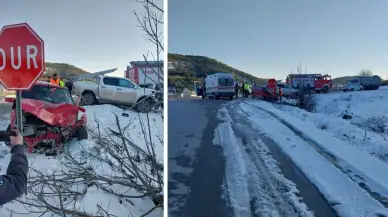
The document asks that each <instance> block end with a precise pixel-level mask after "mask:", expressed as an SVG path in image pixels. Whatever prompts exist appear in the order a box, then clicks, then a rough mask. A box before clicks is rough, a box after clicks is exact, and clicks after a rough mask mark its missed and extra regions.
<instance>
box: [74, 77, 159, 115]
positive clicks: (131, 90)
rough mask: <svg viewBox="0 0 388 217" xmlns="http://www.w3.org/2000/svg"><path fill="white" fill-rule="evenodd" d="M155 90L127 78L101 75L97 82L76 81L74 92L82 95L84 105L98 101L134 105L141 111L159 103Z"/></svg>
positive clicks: (146, 110)
mask: <svg viewBox="0 0 388 217" xmlns="http://www.w3.org/2000/svg"><path fill="white" fill-rule="evenodd" d="M155 93H156V91H155V90H152V89H148V88H141V87H139V85H137V84H135V83H133V82H132V81H131V80H129V79H126V78H119V77H111V76H99V77H98V81H97V83H93V82H86V81H76V82H74V83H73V90H72V94H75V95H78V96H82V98H81V103H82V104H83V105H92V104H95V103H97V102H100V103H111V104H119V105H127V106H133V107H134V108H135V109H136V110H137V111H139V112H143V113H145V112H149V111H151V109H152V107H153V106H154V105H155V104H156V103H157V99H156V98H155Z"/></svg>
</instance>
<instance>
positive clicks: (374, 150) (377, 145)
mask: <svg viewBox="0 0 388 217" xmlns="http://www.w3.org/2000/svg"><path fill="white" fill-rule="evenodd" d="M316 97H317V101H318V105H317V108H316V113H309V112H306V111H304V110H301V109H298V108H295V107H291V106H286V105H279V104H271V103H267V102H263V101H260V100H248V101H245V102H243V103H241V104H240V108H241V109H242V110H243V112H244V113H246V114H247V115H248V116H250V120H251V122H252V124H253V125H254V126H256V127H257V128H258V129H260V130H261V131H263V132H265V133H266V134H268V135H269V136H270V137H271V138H272V139H274V140H275V141H276V142H277V144H278V145H279V146H280V147H281V149H282V150H283V151H284V152H285V153H286V154H287V155H288V156H289V157H290V158H291V159H292V160H293V161H294V162H295V164H296V165H297V166H298V167H299V168H300V169H301V170H302V172H303V173H304V174H305V175H306V177H307V178H308V179H309V180H310V181H311V182H312V183H314V185H316V186H317V188H318V189H319V190H320V191H321V193H322V194H323V195H324V197H325V198H326V199H327V200H328V201H329V203H331V204H332V205H333V207H334V209H335V210H336V212H337V213H338V214H339V215H340V216H360V217H361V216H375V215H377V214H381V215H382V216H388V210H387V207H388V199H387V198H388V183H387V180H388V175H387V173H385V172H382V171H388V141H387V138H388V134H387V131H386V132H378V131H377V130H376V129H375V128H376V127H373V124H374V122H373V121H376V117H378V118H379V120H381V121H382V122H383V123H384V121H385V119H384V118H387V117H388V115H387V114H388V112H387V111H388V103H387V99H388V89H386V88H382V89H380V90H376V91H362V92H347V93H332V94H320V95H316ZM345 110H347V111H348V112H349V113H353V115H354V118H353V119H352V120H344V119H342V118H341V117H339V116H340V114H341V113H343V112H344V111H345ZM385 123H386V124H387V123H388V122H385ZM385 127H386V126H385ZM382 128H384V127H382Z"/></svg>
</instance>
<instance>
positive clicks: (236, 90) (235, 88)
mask: <svg viewBox="0 0 388 217" xmlns="http://www.w3.org/2000/svg"><path fill="white" fill-rule="evenodd" d="M234 92H235V94H236V98H238V82H236V84H235V85H234Z"/></svg>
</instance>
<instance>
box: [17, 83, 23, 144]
mask: <svg viewBox="0 0 388 217" xmlns="http://www.w3.org/2000/svg"><path fill="white" fill-rule="evenodd" d="M21 102H22V91H20V90H18V91H16V123H17V129H18V130H19V132H20V135H22V138H23V116H22V105H21V104H22V103H21Z"/></svg>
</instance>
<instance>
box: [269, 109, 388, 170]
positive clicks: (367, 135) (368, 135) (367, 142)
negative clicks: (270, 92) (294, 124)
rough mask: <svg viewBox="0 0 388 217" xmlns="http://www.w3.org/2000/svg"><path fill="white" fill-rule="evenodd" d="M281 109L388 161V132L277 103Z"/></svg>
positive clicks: (335, 116)
mask: <svg viewBox="0 0 388 217" xmlns="http://www.w3.org/2000/svg"><path fill="white" fill-rule="evenodd" d="M275 107H276V108H277V109H279V110H281V111H284V112H286V113H287V114H289V115H292V116H293V117H295V118H297V119H299V120H300V121H305V122H309V123H312V124H313V125H314V126H315V127H316V128H318V129H321V130H324V131H327V132H330V133H331V134H332V135H333V136H334V137H336V138H338V139H341V140H342V141H343V142H345V143H346V144H347V145H350V146H353V147H356V148H358V149H360V150H363V151H367V152H368V153H369V154H371V155H372V156H375V157H377V158H379V159H381V160H383V161H385V162H387V163H388V134H387V135H384V134H379V133H375V132H371V131H368V130H366V129H362V128H360V127H358V126H357V125H355V124H352V122H351V121H350V120H344V119H342V118H341V117H338V116H337V115H333V114H322V113H310V112H307V111H305V110H303V109H299V108H296V107H293V106H287V105H275Z"/></svg>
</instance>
